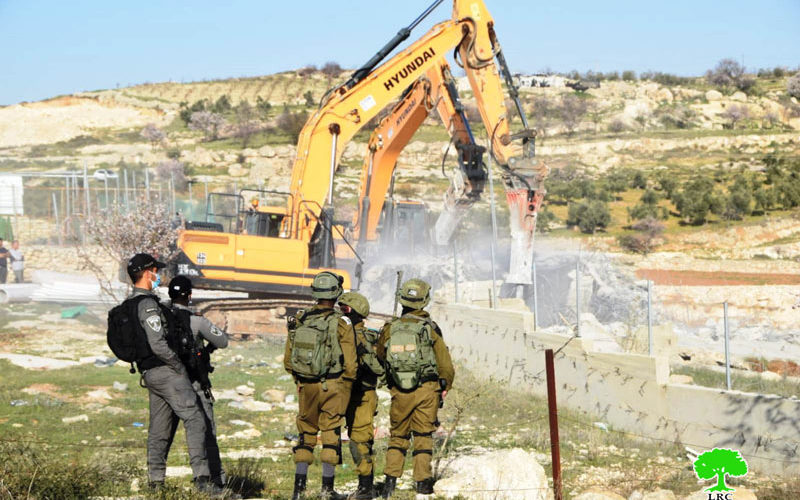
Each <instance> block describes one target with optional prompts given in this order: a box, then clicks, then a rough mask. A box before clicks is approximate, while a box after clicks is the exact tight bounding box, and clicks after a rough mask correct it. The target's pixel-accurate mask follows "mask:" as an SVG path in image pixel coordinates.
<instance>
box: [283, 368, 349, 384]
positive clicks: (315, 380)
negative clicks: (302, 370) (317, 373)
mask: <svg viewBox="0 0 800 500" xmlns="http://www.w3.org/2000/svg"><path fill="white" fill-rule="evenodd" d="M343 373H344V370H343V371H340V372H336V373H328V374H327V375H325V376H324V377H320V378H306V377H301V376H300V375H295V378H296V379H297V381H298V382H300V383H303V384H318V383H320V382H323V381H325V380H334V379H337V378H339V377H341V376H342V374H343Z"/></svg>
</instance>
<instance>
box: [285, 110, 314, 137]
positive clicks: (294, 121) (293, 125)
mask: <svg viewBox="0 0 800 500" xmlns="http://www.w3.org/2000/svg"><path fill="white" fill-rule="evenodd" d="M307 120H308V113H306V112H305V111H301V112H298V113H293V112H291V111H289V108H284V109H283V113H281V114H280V116H278V128H280V129H281V130H283V132H285V133H286V134H288V135H289V137H291V139H292V141H293V142H297V141H298V139H300V133H301V132H302V131H303V127H304V126H305V124H306V121H307Z"/></svg>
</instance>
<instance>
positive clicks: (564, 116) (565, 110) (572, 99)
mask: <svg viewBox="0 0 800 500" xmlns="http://www.w3.org/2000/svg"><path fill="white" fill-rule="evenodd" d="M587 107H588V106H587V104H586V100H585V99H581V98H580V97H577V96H575V95H573V94H564V95H563V96H562V97H561V107H560V112H561V121H562V122H563V123H564V127H565V128H566V129H567V133H568V134H569V135H572V134H574V133H575V130H576V129H577V128H578V126H579V125H580V124H581V120H582V119H583V117H584V116H585V115H586V110H587Z"/></svg>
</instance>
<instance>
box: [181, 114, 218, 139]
mask: <svg viewBox="0 0 800 500" xmlns="http://www.w3.org/2000/svg"><path fill="white" fill-rule="evenodd" d="M225 124H226V122H225V118H223V117H222V115H220V114H218V113H212V112H211V111H196V112H194V113H192V116H191V118H190V119H189V129H191V130H200V131H202V132H203V134H205V138H204V139H205V140H206V141H214V140H216V139H217V138H219V131H220V130H221V129H222V127H224V126H225Z"/></svg>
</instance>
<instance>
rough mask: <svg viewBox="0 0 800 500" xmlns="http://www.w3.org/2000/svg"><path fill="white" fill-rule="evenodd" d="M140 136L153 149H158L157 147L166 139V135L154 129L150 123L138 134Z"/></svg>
mask: <svg viewBox="0 0 800 500" xmlns="http://www.w3.org/2000/svg"><path fill="white" fill-rule="evenodd" d="M140 135H141V136H142V137H143V138H145V139H147V140H148V141H149V142H150V146H151V147H152V148H153V149H155V148H156V147H158V145H159V144H161V143H162V142H164V140H165V139H166V138H167V134H165V133H164V132H163V131H162V130H161V129H160V128H158V127H156V126H155V125H154V124H152V123H148V124H147V125H145V127H144V128H143V129H142V131H141V132H140Z"/></svg>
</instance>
